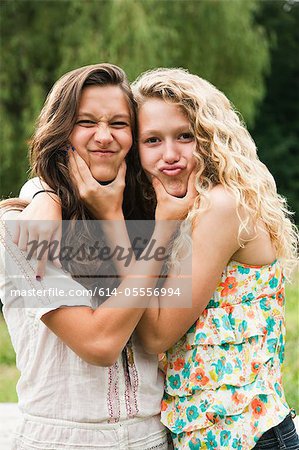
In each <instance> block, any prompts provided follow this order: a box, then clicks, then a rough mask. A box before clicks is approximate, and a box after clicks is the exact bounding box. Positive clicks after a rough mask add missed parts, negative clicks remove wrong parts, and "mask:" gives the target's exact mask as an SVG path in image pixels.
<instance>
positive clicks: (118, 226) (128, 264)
mask: <svg viewBox="0 0 299 450" xmlns="http://www.w3.org/2000/svg"><path fill="white" fill-rule="evenodd" d="M101 226H102V230H103V232H104V234H105V240H106V241H107V243H108V245H109V246H110V248H111V250H112V254H113V255H114V256H113V262H114V264H115V267H116V270H117V273H118V275H119V276H120V277H121V278H125V277H126V276H128V275H131V274H132V265H133V264H134V263H135V262H136V259H135V254H134V251H133V249H132V245H131V242H130V238H129V236H128V231H127V227H126V223H125V220H124V218H123V214H122V212H121V213H120V214H119V215H118V216H115V217H114V218H111V219H110V220H104V221H102V222H101ZM122 254H126V255H127V257H124V256H122Z"/></svg>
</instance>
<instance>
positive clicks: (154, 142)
mask: <svg viewBox="0 0 299 450" xmlns="http://www.w3.org/2000/svg"><path fill="white" fill-rule="evenodd" d="M144 142H145V144H157V142H160V140H159V138H157V137H150V138H148V139H146V140H145V141H144Z"/></svg>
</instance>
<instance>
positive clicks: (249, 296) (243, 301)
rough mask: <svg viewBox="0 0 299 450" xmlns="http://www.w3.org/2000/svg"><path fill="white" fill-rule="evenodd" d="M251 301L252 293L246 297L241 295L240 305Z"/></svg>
mask: <svg viewBox="0 0 299 450" xmlns="http://www.w3.org/2000/svg"><path fill="white" fill-rule="evenodd" d="M253 299H254V295H253V293H252V292H249V293H248V294H247V295H243V297H242V303H245V302H250V301H251V300H253Z"/></svg>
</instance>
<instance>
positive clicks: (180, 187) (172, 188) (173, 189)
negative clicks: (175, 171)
mask: <svg viewBox="0 0 299 450" xmlns="http://www.w3.org/2000/svg"><path fill="white" fill-rule="evenodd" d="M162 184H163V186H164V189H165V191H166V192H167V193H168V194H169V195H172V196H173V197H185V195H186V193H187V185H186V183H184V182H182V180H179V181H177V180H173V181H171V182H167V181H166V182H165V181H163V182H162Z"/></svg>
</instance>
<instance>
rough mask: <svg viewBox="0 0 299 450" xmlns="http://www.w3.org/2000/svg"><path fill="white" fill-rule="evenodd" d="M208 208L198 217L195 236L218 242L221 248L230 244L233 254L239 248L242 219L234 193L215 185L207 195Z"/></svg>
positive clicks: (195, 224) (194, 230)
mask: <svg viewBox="0 0 299 450" xmlns="http://www.w3.org/2000/svg"><path fill="white" fill-rule="evenodd" d="M207 199H208V202H209V204H208V208H207V209H204V210H203V211H202V212H200V210H199V214H198V216H197V217H196V220H195V223H194V226H193V238H194V239H195V240H196V239H199V241H200V242H202V241H203V239H205V240H206V241H207V242H208V241H210V240H212V241H213V242H217V245H218V247H219V248H220V246H221V248H222V247H223V245H224V244H225V245H226V246H229V252H231V254H233V253H234V252H235V251H236V250H237V248H238V230H239V226H240V219H239V216H238V212H237V202H236V199H235V197H234V196H233V194H231V193H230V192H229V191H228V190H226V189H225V188H224V187H223V186H221V185H217V186H215V187H213V188H212V189H211V190H210V191H209V192H208V195H207Z"/></svg>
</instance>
